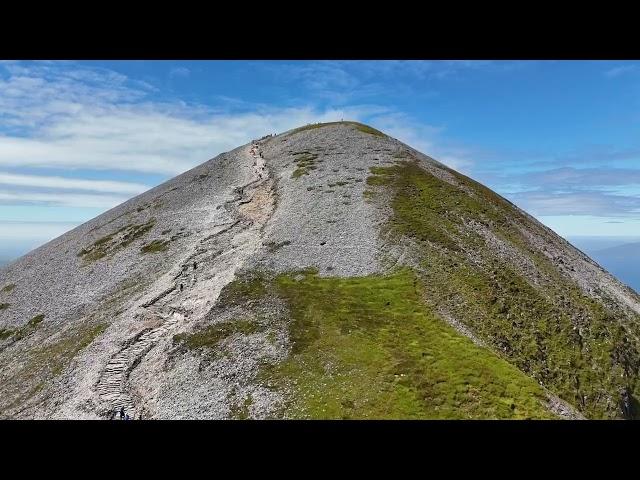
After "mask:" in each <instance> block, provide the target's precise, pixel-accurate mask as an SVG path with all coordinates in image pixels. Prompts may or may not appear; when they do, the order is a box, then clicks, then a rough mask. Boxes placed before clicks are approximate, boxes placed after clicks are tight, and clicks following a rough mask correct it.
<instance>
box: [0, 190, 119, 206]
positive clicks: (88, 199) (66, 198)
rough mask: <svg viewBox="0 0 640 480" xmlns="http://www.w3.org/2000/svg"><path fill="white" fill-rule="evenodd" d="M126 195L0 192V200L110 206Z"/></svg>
mask: <svg viewBox="0 0 640 480" xmlns="http://www.w3.org/2000/svg"><path fill="white" fill-rule="evenodd" d="M128 198H129V197H128V196H118V195H91V194H83V193H62V192H56V193H40V192H0V202H2V203H15V204H21V205H24V204H46V205H53V206H63V207H84V208H87V207H89V208H104V209H108V208H112V207H115V206H116V205H119V204H121V203H122V202H124V201H126V200H127V199H128Z"/></svg>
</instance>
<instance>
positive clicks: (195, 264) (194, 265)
mask: <svg viewBox="0 0 640 480" xmlns="http://www.w3.org/2000/svg"><path fill="white" fill-rule="evenodd" d="M196 268H198V264H197V263H196V262H193V269H194V270H195V269H196Z"/></svg>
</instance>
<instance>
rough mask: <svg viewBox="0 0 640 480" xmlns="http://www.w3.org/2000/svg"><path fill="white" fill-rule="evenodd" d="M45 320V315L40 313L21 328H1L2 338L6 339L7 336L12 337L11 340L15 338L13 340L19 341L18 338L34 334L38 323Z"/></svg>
mask: <svg viewBox="0 0 640 480" xmlns="http://www.w3.org/2000/svg"><path fill="white" fill-rule="evenodd" d="M43 320H44V315H43V314H40V315H36V316H35V317H33V318H32V319H31V320H29V321H28V322H27V324H26V325H23V326H22V327H20V328H17V329H16V328H5V329H2V330H0V339H2V340H6V339H7V338H9V337H11V340H13V342H17V341H18V340H22V339H23V338H25V337H26V336H28V335H30V334H32V333H33V332H35V331H36V329H37V327H38V325H39V324H40V323H42V321H43Z"/></svg>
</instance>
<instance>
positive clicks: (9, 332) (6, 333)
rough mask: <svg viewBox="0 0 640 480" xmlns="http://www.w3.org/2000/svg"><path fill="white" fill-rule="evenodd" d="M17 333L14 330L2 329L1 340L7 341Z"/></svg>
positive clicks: (0, 332)
mask: <svg viewBox="0 0 640 480" xmlns="http://www.w3.org/2000/svg"><path fill="white" fill-rule="evenodd" d="M14 333H15V330H14V329H12V328H0V340H6V339H7V338H9V337H10V336H11V335H13V334H14Z"/></svg>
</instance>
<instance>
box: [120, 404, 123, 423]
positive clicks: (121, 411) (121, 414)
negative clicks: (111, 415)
mask: <svg viewBox="0 0 640 480" xmlns="http://www.w3.org/2000/svg"><path fill="white" fill-rule="evenodd" d="M123 419H124V407H120V420H123Z"/></svg>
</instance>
